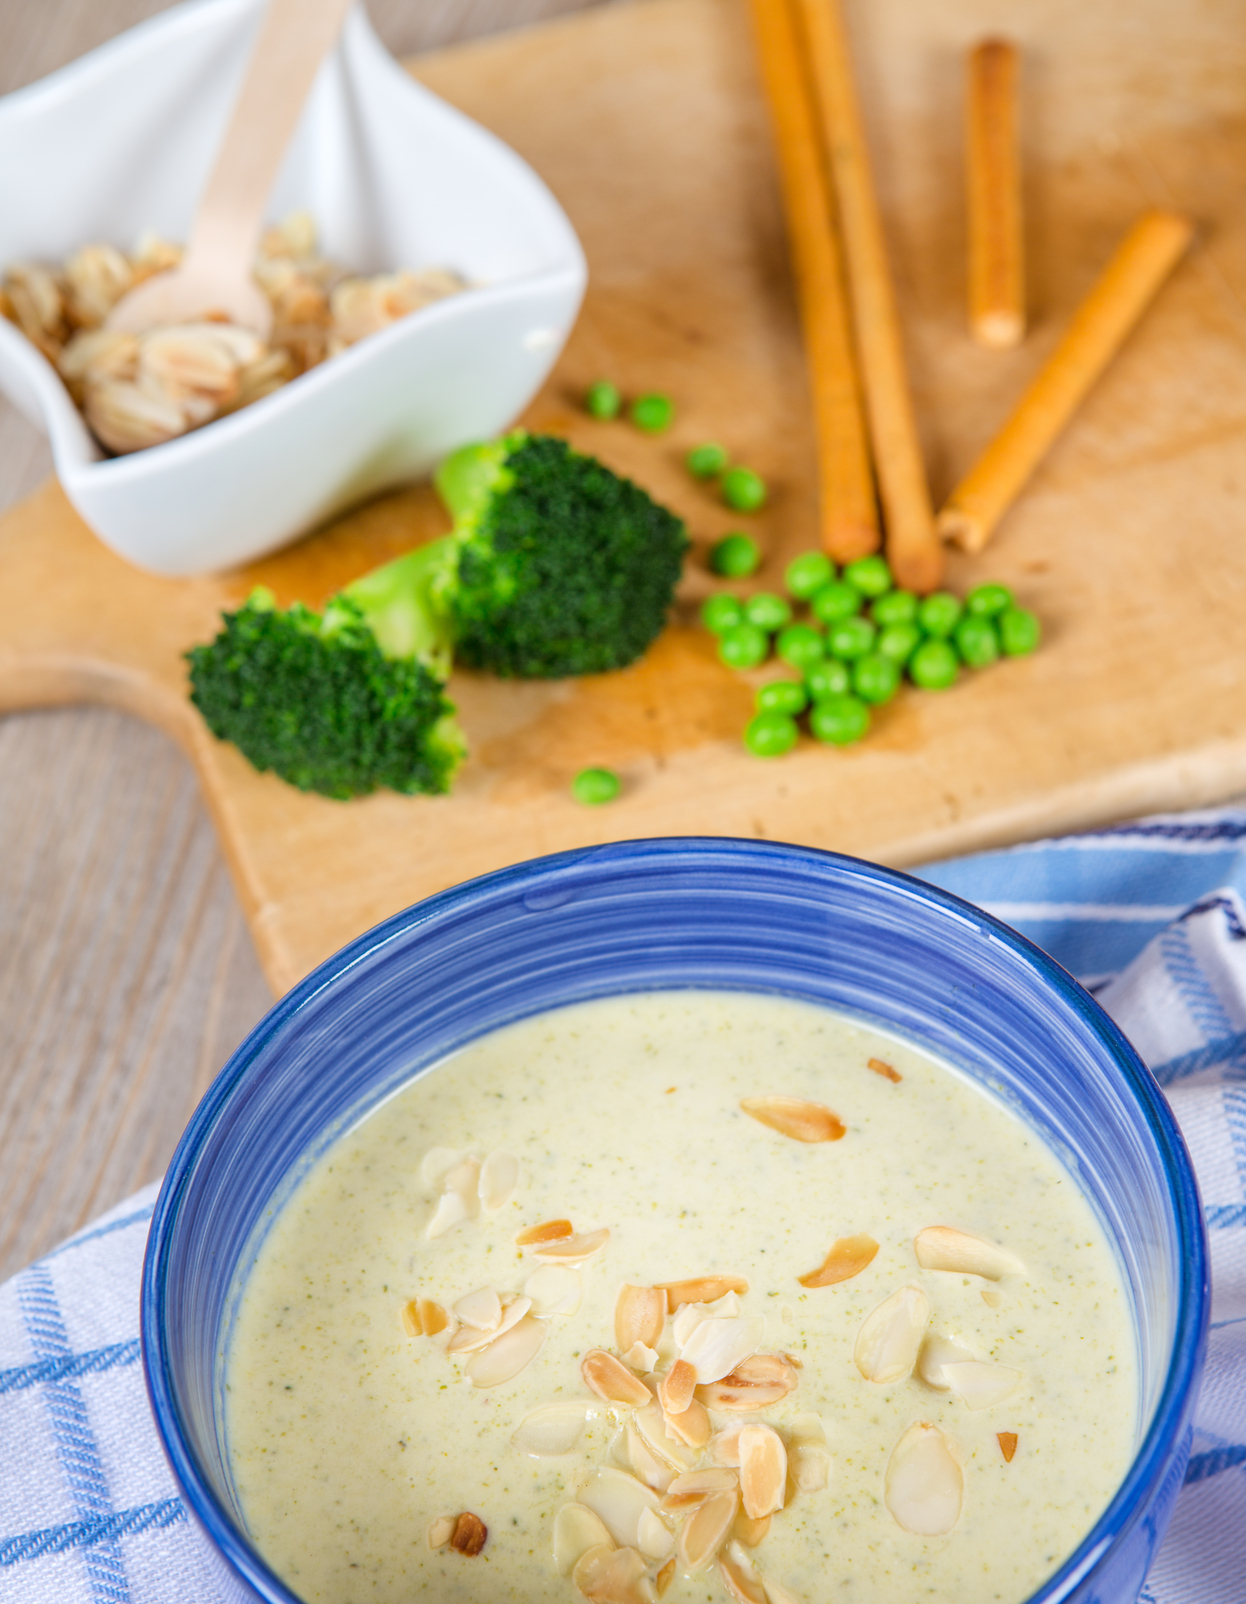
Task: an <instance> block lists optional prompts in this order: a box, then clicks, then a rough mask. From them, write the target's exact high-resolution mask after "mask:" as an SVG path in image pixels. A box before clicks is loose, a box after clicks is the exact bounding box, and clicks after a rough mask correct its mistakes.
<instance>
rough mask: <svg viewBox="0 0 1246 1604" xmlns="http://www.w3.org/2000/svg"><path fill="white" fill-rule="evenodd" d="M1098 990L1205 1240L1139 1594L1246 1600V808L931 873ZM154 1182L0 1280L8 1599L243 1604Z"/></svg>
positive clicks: (1171, 1599) (1, 1533)
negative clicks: (213, 1481) (154, 1223)
mask: <svg viewBox="0 0 1246 1604" xmlns="http://www.w3.org/2000/svg"><path fill="white" fill-rule="evenodd" d="M925 875H926V878H927V879H929V880H931V881H933V882H934V883H935V884H937V885H941V886H946V887H947V888H948V889H949V890H951V891H955V892H957V893H959V894H960V895H961V896H963V897H967V898H968V899H969V900H970V901H973V902H977V903H980V904H982V906H984V907H986V908H989V909H990V910H991V911H992V912H994V913H996V914H998V915H999V916H1000V917H1001V918H1004V919H1006V920H1007V921H1008V922H1009V923H1010V924H1013V925H1015V926H1017V928H1018V929H1020V930H1023V931H1024V932H1025V933H1026V934H1027V935H1029V936H1031V937H1032V938H1033V939H1034V940H1035V941H1037V942H1038V943H1039V944H1040V945H1041V946H1044V947H1045V948H1046V949H1047V950H1048V951H1049V952H1050V953H1052V954H1053V955H1054V956H1055V957H1056V958H1058V959H1059V960H1060V962H1061V963H1063V964H1064V965H1065V966H1066V967H1067V968H1068V969H1070V970H1072V972H1073V973H1074V974H1076V975H1077V976H1078V977H1079V978H1080V979H1082V980H1083V981H1084V982H1086V983H1087V984H1088V985H1089V986H1090V987H1091V989H1092V990H1094V992H1095V993H1096V995H1097V996H1098V998H1099V1000H1100V1002H1101V1003H1102V1004H1103V1005H1104V1007H1105V1008H1107V1010H1108V1011H1109V1012H1110V1013H1111V1014H1112V1015H1113V1016H1114V1017H1115V1018H1116V1020H1117V1021H1118V1022H1119V1023H1120V1025H1121V1026H1122V1027H1123V1028H1124V1030H1125V1031H1126V1032H1127V1033H1128V1035H1129V1036H1130V1037H1131V1038H1132V1040H1133V1041H1134V1043H1135V1044H1136V1045H1137V1047H1138V1049H1139V1051H1140V1052H1141V1054H1142V1056H1143V1058H1145V1059H1146V1061H1147V1062H1148V1063H1149V1064H1150V1066H1151V1068H1152V1069H1153V1071H1154V1072H1155V1075H1156V1077H1157V1079H1158V1080H1159V1082H1160V1084H1161V1085H1162V1086H1163V1087H1164V1089H1165V1091H1166V1092H1167V1095H1168V1097H1169V1098H1170V1100H1171V1102H1172V1105H1173V1108H1174V1110H1175V1111H1176V1114H1177V1118H1178V1119H1179V1120H1180V1122H1181V1127H1182V1129H1183V1131H1184V1132H1185V1136H1186V1140H1187V1141H1188V1142H1189V1144H1190V1149H1191V1151H1192V1153H1193V1155H1194V1163H1195V1166H1196V1168H1197V1170H1198V1175H1199V1181H1200V1184H1201V1186H1202V1192H1203V1202H1204V1204H1205V1206H1206V1212H1207V1222H1208V1225H1209V1227H1210V1234H1211V1243H1212V1274H1213V1308H1212V1333H1211V1348H1210V1355H1209V1360H1208V1366H1207V1376H1206V1381H1205V1383H1204V1387H1203V1394H1202V1402H1201V1404H1200V1407H1199V1413H1198V1425H1197V1430H1196V1434H1195V1441H1194V1447H1193V1455H1192V1457H1191V1459H1190V1463H1189V1469H1188V1471H1187V1473H1186V1483H1185V1488H1184V1490H1183V1492H1182V1494H1181V1498H1180V1500H1179V1502H1178V1504H1177V1511H1176V1516H1175V1518H1174V1520H1173V1524H1172V1527H1171V1528H1170V1530H1169V1534H1168V1538H1167V1541H1166V1542H1165V1544H1164V1547H1163V1549H1162V1551H1161V1553H1160V1556H1159V1559H1158V1560H1157V1562H1156V1565H1155V1568H1154V1570H1153V1571H1152V1574H1151V1576H1150V1578H1149V1579H1148V1581H1147V1585H1146V1588H1145V1589H1144V1591H1143V1593H1142V1599H1143V1600H1144V1601H1145V1604H1243V1601H1244V1600H1246V908H1244V907H1243V902H1242V899H1241V895H1240V894H1239V888H1240V890H1241V891H1246V812H1236V811H1235V812H1227V811H1226V812H1217V813H1198V814H1184V815H1181V816H1179V817H1172V818H1157V819H1148V820H1144V821H1142V822H1140V823H1137V824H1132V825H1122V826H1120V827H1118V828H1115V829H1111V830H1104V831H1100V832H1097V833H1095V834H1092V835H1083V836H1071V837H1067V838H1065V839H1063V840H1057V841H1044V842H1039V843H1037V844H1035V845H1033V846H1026V847H1016V848H1013V849H1012V850H1010V851H1007V852H995V853H989V854H985V855H983V856H980V857H976V858H965V859H961V860H959V861H957V862H952V863H946V864H938V865H935V866H933V867H932V868H930V869H928V870H926V871H925ZM154 1198H155V1188H154V1187H151V1188H148V1189H147V1190H146V1191H145V1192H141V1193H139V1194H138V1196H136V1197H134V1198H132V1199H131V1200H130V1201H129V1202H128V1203H126V1204H123V1205H122V1206H121V1207H120V1208H118V1209H115V1210H114V1211H113V1212H112V1213H111V1214H110V1215H105V1216H104V1218H103V1219H102V1220H100V1221H98V1222H97V1223H96V1224H95V1225H93V1226H92V1227H90V1228H89V1229H88V1230H86V1231H84V1232H83V1233H82V1234H81V1235H79V1236H77V1237H75V1238H73V1239H72V1240H71V1241H70V1242H67V1243H66V1244H65V1245H64V1246H62V1247H60V1248H58V1249H57V1250H56V1251H55V1252H54V1253H51V1254H49V1255H48V1257H47V1258H46V1259H42V1260H40V1262H39V1263H38V1264H35V1265H32V1266H31V1267H30V1269H28V1270H25V1271H24V1272H23V1273H22V1274H21V1275H19V1276H16V1277H15V1278H14V1279H13V1280H12V1281H9V1282H7V1283H6V1284H5V1285H4V1286H3V1287H0V1604H130V1601H132V1604H217V1601H220V1604H233V1601H232V1600H228V1599H227V1598H226V1595H225V1594H224V1593H223V1592H222V1590H221V1585H220V1583H219V1582H218V1581H217V1580H216V1579H215V1577H214V1574H213V1572H212V1571H211V1569H210V1568H209V1566H208V1564H207V1563H205V1560H204V1557H203V1552H202V1548H201V1544H200V1539H199V1537H198V1535H197V1533H196V1532H195V1530H194V1528H193V1527H192V1526H191V1524H190V1522H189V1520H188V1519H187V1515H186V1512H185V1510H184V1508H183V1506H182V1503H181V1501H180V1499H179V1498H178V1496H177V1493H176V1489H175V1488H174V1485H173V1482H172V1480H171V1478H170V1476H169V1473H168V1470H167V1469H166V1468H165V1465H164V1461H163V1459H162V1458H161V1455H160V1450H159V1448H158V1447H157V1445H156V1438H155V1433H154V1430H153V1428H152V1426H151V1423H150V1420H149V1417H148V1413H147V1403H146V1397H145V1394H144V1391H143V1382H142V1375H141V1370H140V1366H139V1362H138V1361H139V1353H138V1340H137V1331H138V1282H139V1270H140V1266H141V1263H142V1256H143V1245H144V1240H145V1237H146V1232H147V1221H148V1219H149V1217H150V1214H151V1208H152V1204H153V1202H154Z"/></svg>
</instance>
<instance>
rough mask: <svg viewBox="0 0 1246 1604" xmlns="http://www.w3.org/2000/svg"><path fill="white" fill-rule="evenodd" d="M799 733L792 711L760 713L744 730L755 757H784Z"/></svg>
mask: <svg viewBox="0 0 1246 1604" xmlns="http://www.w3.org/2000/svg"><path fill="white" fill-rule="evenodd" d="M799 735H800V731H799V730H798V729H797V727H796V720H795V719H794V718H793V717H792V715H791V714H790V713H758V715H757V717H756V718H754V719H752V720H750V722H749V725H748V728H747V729H746V730H745V731H744V744H745V746H747V747H748V749H749V751H750V752H751V753H752V754H753V756H754V757H782V755H783V753H784V752H790V751H791V750H792V748H793V747H794V746H795V745H796V741H797V738H798V737H799Z"/></svg>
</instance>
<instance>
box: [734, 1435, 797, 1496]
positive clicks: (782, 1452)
mask: <svg viewBox="0 0 1246 1604" xmlns="http://www.w3.org/2000/svg"><path fill="white" fill-rule="evenodd" d="M786 1485H787V1449H786V1448H785V1447H784V1446H783V1439H782V1437H780V1436H779V1434H778V1432H777V1431H775V1429H774V1428H773V1426H763V1425H760V1424H758V1425H751V1424H750V1425H747V1426H745V1427H744V1429H743V1431H741V1433H740V1499H741V1502H742V1503H743V1505H744V1513H745V1514H746V1515H751V1516H752V1518H753V1519H754V1520H760V1519H761V1518H762V1516H764V1515H773V1514H774V1512H775V1511H776V1510H778V1509H782V1508H783V1490H784V1488H785V1487H786Z"/></svg>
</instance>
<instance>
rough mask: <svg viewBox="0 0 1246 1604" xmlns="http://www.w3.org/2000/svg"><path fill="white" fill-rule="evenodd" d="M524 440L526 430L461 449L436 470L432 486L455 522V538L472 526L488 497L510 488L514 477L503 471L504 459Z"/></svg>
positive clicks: (504, 469)
mask: <svg viewBox="0 0 1246 1604" xmlns="http://www.w3.org/2000/svg"><path fill="white" fill-rule="evenodd" d="M527 438H528V434H527V431H526V430H524V429H515V430H514V431H512V433H510V434H508V435H505V436H504V437H503V438H502V439H501V440H485V441H482V442H481V443H480V444H479V445H471V446H460V447H459V449H458V450H457V451H452V452H451V453H450V455H449V456H448V457H447V458H446V459H445V461H444V462H443V463H442V464H441V466H440V468H438V469H437V472H436V473H435V474H434V475H433V483H434V484H435V485H436V487H437V494H438V495H439V496H440V497H441V499H442V501H444V502H445V504H446V510H447V511H448V512H449V514H450V516H451V517H452V518H453V519H454V522H455V533H456V534H459V533H461V532H462V529H461V526H463V525H471V526H474V525H475V522H476V518H477V517H478V515H479V514H480V513H481V512H482V511H483V510H484V508H485V507H486V506H487V504H488V502H489V500H490V499H491V497H492V496H493V495H495V494H496V493H497V492H498V491H500V490H505V489H507V488H509V486H510V483H511V481H512V479H513V477H514V475H513V474H510V473H509V471H508V469H507V467H506V461H507V458H508V457H509V456H510V455H511V453H512V452H513V451H514V450H515V449H516V448H517V447H518V446H520V445H522V444H523V442H524V441H525V440H526V439H527Z"/></svg>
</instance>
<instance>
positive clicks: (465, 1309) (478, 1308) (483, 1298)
mask: <svg viewBox="0 0 1246 1604" xmlns="http://www.w3.org/2000/svg"><path fill="white" fill-rule="evenodd" d="M454 1312H455V1314H456V1315H457V1316H458V1317H459V1321H460V1323H461V1324H462V1325H465V1326H474V1327H475V1328H476V1330H477V1331H496V1330H497V1328H498V1327H499V1326H500V1325H501V1323H502V1300H501V1298H500V1297H499V1296H498V1294H497V1290H496V1288H494V1287H477V1288H476V1290H475V1292H469V1293H467V1295H466V1296H465V1297H462V1298H460V1299H459V1300H458V1302H457V1303H456V1304H455V1305H454Z"/></svg>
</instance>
